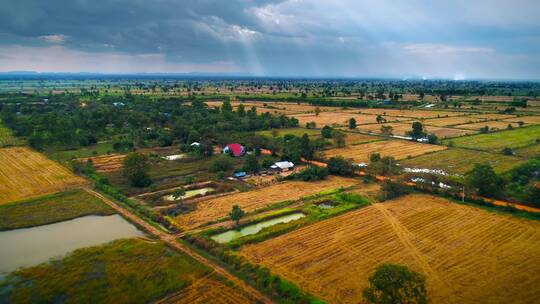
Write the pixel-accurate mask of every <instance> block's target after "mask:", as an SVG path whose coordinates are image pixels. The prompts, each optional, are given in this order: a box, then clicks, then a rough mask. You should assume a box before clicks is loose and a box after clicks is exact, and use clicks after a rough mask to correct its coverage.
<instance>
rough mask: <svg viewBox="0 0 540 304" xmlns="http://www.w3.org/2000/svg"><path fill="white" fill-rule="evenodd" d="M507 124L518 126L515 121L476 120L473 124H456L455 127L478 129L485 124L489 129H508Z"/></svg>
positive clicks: (513, 126)
mask: <svg viewBox="0 0 540 304" xmlns="http://www.w3.org/2000/svg"><path fill="white" fill-rule="evenodd" d="M508 125H511V126H512V128H518V127H519V124H518V123H517V122H510V121H500V120H492V121H483V122H477V123H473V124H466V125H458V126H455V127H456V128H461V129H467V130H480V129H482V128H484V127H486V126H487V127H489V129H490V130H504V129H508Z"/></svg>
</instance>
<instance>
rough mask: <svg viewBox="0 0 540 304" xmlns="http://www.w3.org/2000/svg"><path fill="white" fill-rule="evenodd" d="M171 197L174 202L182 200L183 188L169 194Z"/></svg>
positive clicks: (184, 191) (184, 192)
mask: <svg viewBox="0 0 540 304" xmlns="http://www.w3.org/2000/svg"><path fill="white" fill-rule="evenodd" d="M171 195H172V197H173V198H174V200H175V201H179V200H182V197H183V196H184V195H186V190H185V189H184V188H178V189H175V190H174V191H173V192H172V193H171Z"/></svg>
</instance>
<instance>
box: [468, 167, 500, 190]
mask: <svg viewBox="0 0 540 304" xmlns="http://www.w3.org/2000/svg"><path fill="white" fill-rule="evenodd" d="M465 184H466V185H467V186H468V187H471V188H474V189H476V190H477V191H478V194H479V195H482V196H495V195H497V194H498V193H499V192H500V188H501V184H502V180H501V178H500V177H499V176H498V175H497V174H496V173H495V171H493V168H492V167H491V165H488V164H475V165H474V168H473V169H472V170H471V171H469V172H467V173H465Z"/></svg>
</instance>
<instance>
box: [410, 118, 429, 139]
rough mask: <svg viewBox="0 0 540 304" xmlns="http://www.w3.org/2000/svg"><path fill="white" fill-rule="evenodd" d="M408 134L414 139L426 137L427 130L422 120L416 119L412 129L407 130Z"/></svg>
mask: <svg viewBox="0 0 540 304" xmlns="http://www.w3.org/2000/svg"><path fill="white" fill-rule="evenodd" d="M407 134H408V135H409V136H410V137H411V138H412V139H413V140H417V139H420V138H424V137H426V132H425V131H424V126H423V125H422V123H421V122H419V121H415V122H413V124H412V130H411V131H409V132H407Z"/></svg>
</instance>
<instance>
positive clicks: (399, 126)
mask: <svg viewBox="0 0 540 304" xmlns="http://www.w3.org/2000/svg"><path fill="white" fill-rule="evenodd" d="M382 126H390V127H392V134H394V135H399V136H406V135H407V132H409V131H411V130H412V121H411V122H407V123H405V122H404V123H385V124H370V125H360V126H358V127H357V129H358V130H360V131H364V132H372V133H382V132H381V127H382ZM424 129H425V131H426V132H427V133H428V134H432V133H433V134H435V135H437V136H438V137H439V138H447V137H456V136H463V135H467V134H474V133H476V131H473V130H464V129H457V128H443V127H433V126H424Z"/></svg>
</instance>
